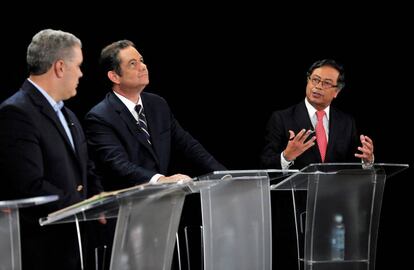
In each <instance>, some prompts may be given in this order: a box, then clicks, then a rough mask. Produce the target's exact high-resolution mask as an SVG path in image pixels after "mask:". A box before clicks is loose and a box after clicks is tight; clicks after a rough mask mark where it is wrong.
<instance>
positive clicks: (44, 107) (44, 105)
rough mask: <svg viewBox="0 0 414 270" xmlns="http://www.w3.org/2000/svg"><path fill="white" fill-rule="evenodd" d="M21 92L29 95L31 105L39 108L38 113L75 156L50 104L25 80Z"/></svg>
mask: <svg viewBox="0 0 414 270" xmlns="http://www.w3.org/2000/svg"><path fill="white" fill-rule="evenodd" d="M22 90H23V91H25V92H26V93H27V94H28V95H29V97H30V98H31V99H32V101H33V103H34V104H35V105H36V106H37V107H38V108H39V110H40V112H41V113H42V114H43V115H45V116H46V118H47V119H49V120H50V121H51V122H52V123H53V125H54V126H55V127H56V129H57V130H58V132H59V134H60V135H61V136H62V138H63V140H64V141H65V144H66V146H67V147H68V148H69V149H70V152H72V153H73V154H74V155H75V152H74V151H73V148H72V144H71V143H70V140H69V138H68V136H67V135H66V132H65V129H64V128H63V126H62V123H61V122H60V120H59V117H58V116H57V114H56V112H55V111H54V110H53V108H52V106H51V105H50V103H49V102H48V101H47V100H46V98H45V97H44V96H43V95H42V94H41V93H40V92H39V91H38V90H37V89H36V88H35V87H34V86H33V85H32V84H31V83H30V82H29V81H27V80H26V81H25V82H24V84H23V86H22Z"/></svg>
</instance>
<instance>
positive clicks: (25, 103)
mask: <svg viewBox="0 0 414 270" xmlns="http://www.w3.org/2000/svg"><path fill="white" fill-rule="evenodd" d="M33 105H34V104H33V102H32V101H31V100H30V98H29V97H28V96H27V95H26V93H24V92H23V91H21V90H20V91H18V92H16V93H15V94H14V95H12V96H11V97H9V98H8V99H6V100H5V101H4V102H3V103H1V105H0V112H2V113H4V112H7V111H20V112H22V113H29V114H31V113H32V112H33V111H34V106H33Z"/></svg>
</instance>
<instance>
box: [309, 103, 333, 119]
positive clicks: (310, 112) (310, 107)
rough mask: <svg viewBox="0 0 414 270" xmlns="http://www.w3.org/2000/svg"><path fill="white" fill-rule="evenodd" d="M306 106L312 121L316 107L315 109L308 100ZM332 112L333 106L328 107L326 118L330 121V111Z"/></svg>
mask: <svg viewBox="0 0 414 270" xmlns="http://www.w3.org/2000/svg"><path fill="white" fill-rule="evenodd" d="M305 106H306V109H307V110H308V114H309V118H310V119H312V118H313V117H314V116H315V114H316V109H315V107H313V106H312V104H310V103H309V101H308V99H307V98H305ZM330 110H331V106H328V107H326V108H325V110H324V111H325V115H326V118H327V119H328V120H329V111H330Z"/></svg>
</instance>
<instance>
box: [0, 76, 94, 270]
mask: <svg viewBox="0 0 414 270" xmlns="http://www.w3.org/2000/svg"><path fill="white" fill-rule="evenodd" d="M62 112H63V113H64V115H66V120H67V122H68V124H69V126H70V130H71V133H72V137H73V142H74V145H75V148H76V151H74V150H73V148H72V146H71V144H70V142H69V139H68V137H67V135H66V133H65V130H64V128H63V126H62V124H61V122H60V121H59V118H58V116H57V114H56V112H55V111H54V110H53V108H52V106H51V105H50V103H49V102H48V101H47V100H46V98H45V97H44V96H43V95H42V94H41V93H40V92H39V91H38V90H37V89H36V88H35V87H34V86H33V85H32V84H31V83H30V82H29V81H27V80H26V81H25V82H24V83H23V85H22V87H21V89H20V90H19V91H18V92H17V93H16V94H14V95H13V96H11V97H10V98H8V99H7V100H6V101H4V102H3V103H2V104H1V106H0V126H1V129H0V181H1V185H2V188H1V189H0V200H10V199H19V198H28V197H35V196H45V195H58V196H59V200H58V201H57V202H53V203H49V204H45V205H41V206H36V207H31V208H27V209H21V211H20V213H21V228H22V258H23V269H25V266H26V267H29V268H30V269H42V268H43V269H49V266H50V265H48V264H45V265H40V264H38V263H39V261H40V260H42V256H44V257H43V259H44V260H46V261H47V262H52V261H54V260H55V261H56V262H58V260H61V259H63V258H65V257H66V259H63V260H64V261H65V262H67V263H66V266H67V268H65V266H64V265H62V262H60V263H59V264H60V265H59V268H56V267H57V265H53V266H50V269H53V268H54V269H71V267H70V265H71V263H70V261H71V259H74V260H75V259H76V258H78V256H79V253H78V251H77V247H76V235H75V227H74V225H73V224H71V225H72V226H73V230H72V228H70V229H69V230H70V233H68V231H67V230H66V229H68V227H69V226H58V225H56V226H45V227H40V226H39V222H38V220H39V218H40V217H45V216H47V214H48V213H50V212H53V211H56V210H58V209H60V208H63V207H66V206H68V205H71V204H73V203H76V202H79V201H80V200H83V199H85V198H86V197H87V194H88V193H89V194H94V193H97V192H99V191H100V190H102V187H101V185H100V183H99V179H97V178H93V179H91V182H90V183H89V185H88V183H87V174H88V153H87V144H86V139H85V136H84V133H83V131H82V128H81V125H80V123H79V121H78V119H77V118H76V116H75V115H74V114H73V112H71V111H70V110H69V109H67V108H62ZM80 185H82V187H83V189H82V190H80V191H78V189H79V188H78V187H79V186H80ZM52 227H55V228H52ZM73 244H74V245H75V246H74V247H73ZM67 256H71V257H69V258H70V259H68V257H67ZM75 263H76V262H75ZM29 268H26V269H29Z"/></svg>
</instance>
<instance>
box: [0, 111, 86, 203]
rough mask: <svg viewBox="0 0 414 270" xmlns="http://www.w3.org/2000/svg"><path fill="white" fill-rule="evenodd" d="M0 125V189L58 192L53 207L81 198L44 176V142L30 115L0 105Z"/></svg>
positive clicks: (22, 192)
mask: <svg viewBox="0 0 414 270" xmlns="http://www.w3.org/2000/svg"><path fill="white" fill-rule="evenodd" d="M0 126H1V130H0V149H1V151H0V168H1V172H0V175H1V177H0V179H1V181H2V185H4V187H5V188H4V190H9V191H12V192H13V196H17V197H19V198H28V197H35V196H46V195H58V196H59V201H57V202H56V203H53V204H52V205H54V206H55V207H56V206H57V209H59V208H63V207H66V206H68V205H71V204H73V203H76V202H78V201H80V200H81V197H80V195H79V194H77V193H70V192H66V191H65V190H62V189H60V188H58V187H57V186H55V185H53V184H52V183H51V182H50V181H48V180H47V179H45V178H44V170H45V168H44V160H43V155H42V143H44V142H41V140H40V131H39V130H38V129H37V127H36V126H35V125H33V121H31V117H30V115H27V114H26V113H24V112H22V111H21V110H20V109H18V108H16V107H14V106H7V107H3V108H2V110H1V112H0ZM10 199H17V198H10ZM50 210H52V211H53V210H56V209H50Z"/></svg>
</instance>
